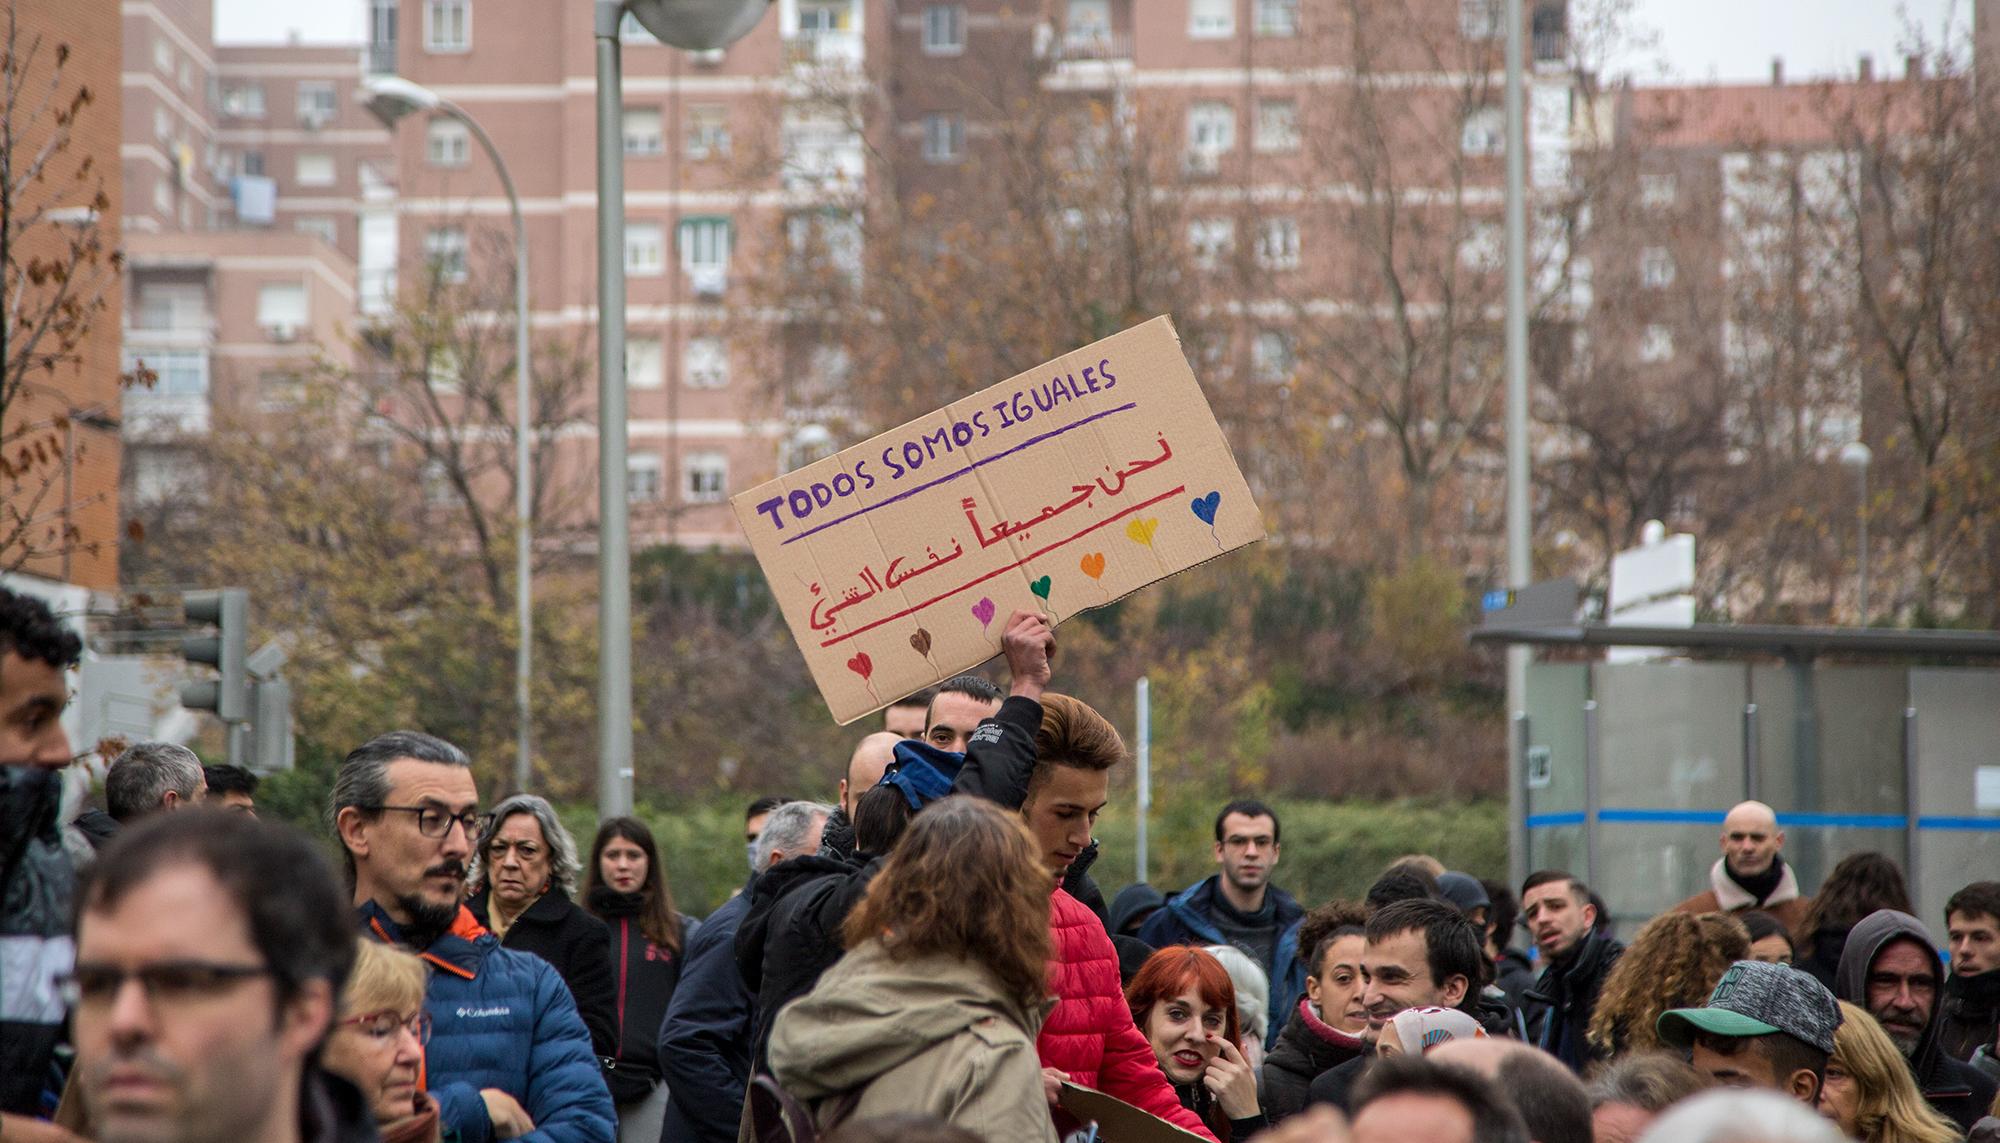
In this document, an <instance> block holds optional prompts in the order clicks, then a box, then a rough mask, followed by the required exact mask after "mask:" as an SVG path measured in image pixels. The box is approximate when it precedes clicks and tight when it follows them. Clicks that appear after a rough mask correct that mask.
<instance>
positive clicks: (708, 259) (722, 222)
mask: <svg viewBox="0 0 2000 1143" xmlns="http://www.w3.org/2000/svg"><path fill="white" fill-rule="evenodd" d="M731 237H732V231H731V227H730V224H729V220H728V219H727V218H717V217H703V218H684V219H682V220H681V225H680V231H679V238H680V254H681V269H683V270H685V271H687V275H688V279H689V281H690V282H692V283H693V285H694V289H695V292H696V293H698V294H720V293H721V292H722V288H723V286H724V284H725V275H727V274H728V272H729V247H730V239H731Z"/></svg>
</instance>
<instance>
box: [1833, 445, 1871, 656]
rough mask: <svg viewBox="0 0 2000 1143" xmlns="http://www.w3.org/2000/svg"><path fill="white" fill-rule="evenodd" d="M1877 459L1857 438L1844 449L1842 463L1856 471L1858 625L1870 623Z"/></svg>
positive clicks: (1855, 565)
mask: <svg viewBox="0 0 2000 1143" xmlns="http://www.w3.org/2000/svg"><path fill="white" fill-rule="evenodd" d="M1874 459H1875V454H1874V453H1873V452H1871V451H1870V450H1869V448H1868V446H1867V445H1865V444H1863V443H1861V442H1860V441H1853V442H1851V443H1850V444H1848V445H1847V446H1846V447H1845V448H1843V449H1841V450H1840V466H1841V467H1842V468H1845V469H1847V470H1848V471H1849V472H1852V473H1853V474H1854V569H1855V575H1856V576H1857V577H1858V582H1857V583H1856V585H1855V589H1856V590H1855V595H1856V600H1855V611H1856V613H1857V615H1858V616H1859V621H1858V622H1857V623H1856V624H1855V626H1857V627H1866V626H1868V465H1869V463H1870V462H1871V461H1873V460H1874Z"/></svg>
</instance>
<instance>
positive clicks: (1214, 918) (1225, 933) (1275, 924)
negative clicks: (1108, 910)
mask: <svg viewBox="0 0 2000 1143" xmlns="http://www.w3.org/2000/svg"><path fill="white" fill-rule="evenodd" d="M1278 842H1279V831H1278V815H1277V812H1276V811H1274V810H1273V809H1271V807H1269V806H1267V805H1265V804H1264V803H1262V802H1259V801H1254V800H1249V799H1239V800H1237V801H1234V802H1231V803H1229V804H1228V805H1226V806H1224V807H1222V812H1221V813H1219V814H1217V815H1215V864H1216V865H1217V866H1219V867H1220V870H1219V871H1218V872H1217V873H1215V874H1213V875H1211V876H1210V877H1208V878H1206V879H1205V880H1203V881H1201V882H1200V883H1199V884H1197V885H1195V886H1194V887H1193V888H1190V889H1185V890H1182V891H1181V892H1179V893H1177V894H1174V895H1173V896H1172V897H1169V898H1168V899H1167V903H1166V905H1165V906H1164V907H1162V908H1161V909H1159V910H1158V911H1157V912H1155V913H1154V914H1153V915H1152V916H1151V917H1148V918H1147V919H1146V923H1145V924H1144V925H1142V926H1141V927H1140V929H1139V939H1140V940H1142V941H1144V942H1146V943H1147V944H1149V945H1152V946H1153V947H1154V948H1166V947H1167V946H1169V945H1225V944H1226V945H1232V946H1234V947H1235V948H1236V949H1238V950H1239V951H1241V952H1242V953H1243V954H1244V955H1245V956H1247V957H1249V958H1250V959H1251V960H1253V961H1255V962H1256V963H1257V966H1258V967H1259V968H1261V969H1263V970H1264V975H1265V978H1266V979H1267V980H1268V981H1269V982H1270V986H1271V987H1270V993H1271V994H1270V1005H1269V1009H1270V1024H1269V1028H1268V1030H1267V1032H1266V1034H1265V1036H1264V1045H1265V1047H1266V1048H1267V1049H1268V1048H1270V1047H1272V1046H1275V1045H1276V1044H1277V1042H1278V1033H1279V1032H1280V1031H1282V1030H1283V1029H1284V1025H1285V1021H1286V1020H1287V1019H1288V1018H1289V1017H1290V1016H1291V1014H1292V1010H1293V1009H1294V1008H1297V1007H1298V1004H1299V997H1301V996H1303V995H1305V991H1306V966H1305V962H1304V961H1302V960H1300V959H1299V924H1300V922H1302V921H1304V920H1305V915H1306V911H1305V910H1304V909H1303V908H1301V907H1300V906H1299V903H1298V902H1297V901H1295V900H1293V899H1292V895H1291V894H1289V893H1287V892H1285V891H1284V890H1283V889H1280V888H1278V887H1277V886H1275V885H1273V884H1271V870H1272V869H1273V868H1274V867H1275V866H1276V865H1277V864H1278Z"/></svg>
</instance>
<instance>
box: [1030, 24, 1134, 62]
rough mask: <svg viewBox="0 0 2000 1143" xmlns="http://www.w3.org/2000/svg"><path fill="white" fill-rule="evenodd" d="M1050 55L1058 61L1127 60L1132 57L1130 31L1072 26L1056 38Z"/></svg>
mask: <svg viewBox="0 0 2000 1143" xmlns="http://www.w3.org/2000/svg"><path fill="white" fill-rule="evenodd" d="M1050 55H1051V57H1052V58H1054V59H1055V60H1057V61H1058V62H1062V61H1070V60H1129V59H1131V58H1132V33H1130V32H1112V31H1104V30H1100V29H1095V28H1072V29H1070V30H1069V31H1067V32H1065V33H1063V35H1062V37H1061V38H1060V39H1058V40H1056V42H1055V44H1054V45H1053V47H1052V49H1051V52H1050Z"/></svg>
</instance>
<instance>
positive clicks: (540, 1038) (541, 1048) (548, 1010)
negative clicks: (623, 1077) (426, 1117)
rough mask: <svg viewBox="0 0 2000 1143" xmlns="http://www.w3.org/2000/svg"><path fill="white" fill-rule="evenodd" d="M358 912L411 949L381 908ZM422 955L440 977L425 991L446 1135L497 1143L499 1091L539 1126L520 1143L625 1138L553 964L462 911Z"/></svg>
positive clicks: (430, 1079)
mask: <svg viewBox="0 0 2000 1143" xmlns="http://www.w3.org/2000/svg"><path fill="white" fill-rule="evenodd" d="M360 914H361V923H362V928H363V929H364V930H365V931H366V932H367V933H368V934H369V935H370V936H373V937H374V938H375V939H377V940H381V941H387V942H389V943H391V944H403V943H405V942H404V941H403V939H402V934H401V931H400V930H398V929H397V927H396V923H395V922H394V921H392V920H390V919H389V915H388V914H387V913H384V912H383V911H382V909H381V907H380V906H378V905H376V904H375V903H374V902H373V901H370V902H368V903H367V904H365V905H363V906H361V909H360ZM422 956H423V958H424V960H425V961H427V962H429V964H430V966H431V968H432V970H433V971H432V972H431V980H430V985H429V986H428V987H427V988H426V990H425V993H424V1008H425V1009H426V1010H428V1011H429V1012H430V1016H431V1042H430V1047H429V1048H428V1049H426V1051H425V1053H424V1056H425V1060H424V1068H425V1073H426V1075H425V1087H426V1088H428V1089H429V1091H430V1093H431V1095H432V1097H433V1098H435V1099H436V1100H437V1102H438V1109H439V1113H440V1118H441V1119H442V1120H443V1122H444V1125H445V1130H446V1133H447V1134H449V1133H450V1132H453V1131H456V1132H457V1133H458V1135H459V1138H460V1139H461V1140H462V1143H490V1141H491V1140H492V1138H493V1124H492V1122H491V1121H490V1120H489V1119H487V1117H486V1105H485V1102H484V1101H483V1100H482V1099H481V1098H480V1096H479V1092H480V1089H481V1088H489V1087H493V1088H499V1089H500V1090H501V1091H504V1092H506V1093H507V1094H509V1095H511V1096H513V1097H514V1098H515V1099H517V1100H519V1101H520V1103H521V1106H522V1107H523V1108H525V1109H526V1110H527V1112H528V1116H529V1117H530V1118H532V1119H533V1120H534V1121H535V1130H534V1131H533V1132H531V1133H529V1134H527V1135H523V1136H521V1137H520V1138H521V1140H522V1143H611V1141H612V1140H614V1139H616V1138H617V1137H618V1118H617V1114H616V1113H615V1112H614V1111H613V1110H612V1107H611V1093H610V1092H609V1091H608V1090H606V1088H605V1086H604V1076H603V1073H601V1072H600V1071H599V1070H598V1067H597V1057H596V1056H595V1055H594V1054H593V1053H592V1052H591V1050H590V1033H589V1032H588V1031H586V1030H585V1029H584V1026H583V1018H582V1017H580V1016H578V1015H577V1014H576V1002H575V1001H574V1000H572V999H571V998H570V994H569V987H568V986H567V985H565V984H564V983H563V981H562V977H561V976H559V975H557V973H556V970H555V969H554V968H552V967H550V966H549V963H548V962H547V961H545V960H543V959H542V958H540V957H538V956H535V955H534V954H532V953H524V952H516V951H514V950H513V949H503V948H501V947H500V941H499V938H497V937H495V936H494V935H493V934H492V933H489V932H487V931H486V929H485V928H484V927H482V926H481V925H480V924H479V922H478V921H477V920H476V919H475V918H474V917H473V915H472V913H471V911H470V910H468V909H466V908H464V907H463V906H461V907H460V908H459V910H458V920H456V921H454V922H453V923H452V926H451V931H450V932H448V933H446V934H445V935H444V936H442V937H439V938H438V939H437V940H436V941H433V942H432V943H431V946H430V947H429V948H427V949H423V950H422Z"/></svg>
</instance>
